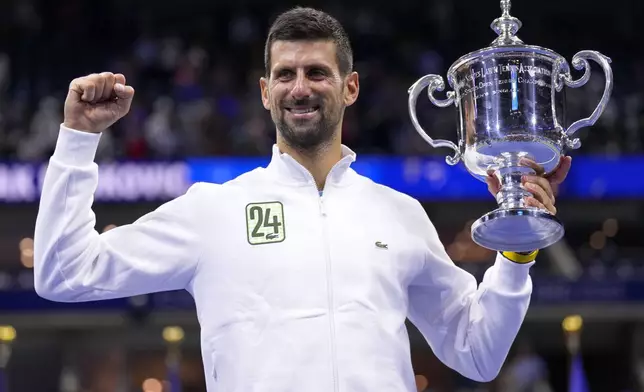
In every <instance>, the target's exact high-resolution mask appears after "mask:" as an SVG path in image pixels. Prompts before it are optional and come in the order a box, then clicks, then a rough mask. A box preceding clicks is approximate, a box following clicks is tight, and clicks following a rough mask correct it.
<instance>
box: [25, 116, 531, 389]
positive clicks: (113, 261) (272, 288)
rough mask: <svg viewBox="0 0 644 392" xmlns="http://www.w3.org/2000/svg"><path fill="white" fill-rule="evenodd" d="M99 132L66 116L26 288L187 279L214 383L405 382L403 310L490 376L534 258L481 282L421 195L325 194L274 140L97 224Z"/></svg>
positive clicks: (347, 174)
mask: <svg viewBox="0 0 644 392" xmlns="http://www.w3.org/2000/svg"><path fill="white" fill-rule="evenodd" d="M99 138H100V135H99V134H90V133H84V132H79V131H75V130H71V129H67V128H64V127H61V130H60V133H59V138H58V142H57V146H56V149H55V152H54V154H53V156H52V157H51V160H50V163H49V167H48V169H47V173H46V177H45V181H44V188H43V190H42V196H41V200H40V210H39V213H38V218H37V222H36V229H35V249H34V250H35V255H34V257H35V259H34V272H35V287H36V292H37V293H38V294H39V295H40V296H41V297H43V298H46V299H49V300H52V301H61V302H80V301H93V300H102V299H111V298H117V297H127V296H134V295H140V294H144V293H152V292H160V291H169V290H179V289H185V290H187V291H188V292H190V294H191V295H192V296H193V297H194V300H195V303H196V309H197V315H198V319H199V323H200V326H201V344H202V356H203V364H204V370H205V376H206V379H207V385H208V391H209V392H414V391H415V390H416V388H415V383H414V373H413V370H412V366H411V359H410V343H409V338H408V335H407V331H406V328H405V319H406V318H409V320H410V321H411V322H412V323H413V324H414V325H415V326H416V327H417V328H418V329H419V330H420V332H421V333H422V334H423V336H424V337H425V338H426V340H427V342H428V343H429V345H430V346H431V348H432V349H433V351H434V353H435V354H436V355H437V356H438V358H439V359H440V360H441V361H442V362H443V363H445V364H446V365H447V366H449V367H451V368H453V369H455V370H456V371H458V372H460V373H461V374H463V375H464V376H466V377H468V378H470V379H473V380H478V381H486V380H491V379H493V378H495V377H496V376H497V374H498V372H499V370H500V368H501V366H502V364H503V362H504V360H505V358H506V355H507V353H508V351H509V349H510V346H511V345H512V343H513V341H514V339H515V336H516V334H517V332H518V330H519V328H520V326H521V323H522V321H523V319H524V316H525V314H526V311H527V309H528V305H529V301H530V295H531V291H532V284H531V280H530V277H529V269H530V267H531V265H532V264H533V263H529V264H517V263H514V262H512V261H510V260H508V259H506V258H505V257H503V256H501V255H499V256H498V257H497V259H496V262H495V264H494V265H493V266H492V267H490V269H489V270H488V271H487V272H486V274H485V277H484V280H483V282H482V283H481V284H480V285H479V286H478V287H477V282H476V280H475V278H474V277H473V276H472V275H471V274H469V273H467V272H466V271H464V270H462V269H460V268H458V267H457V266H455V265H454V264H453V262H452V261H451V260H450V258H449V257H448V255H447V253H446V252H445V249H444V247H443V245H442V244H441V242H440V241H439V237H438V235H437V233H436V230H435V228H434V226H433V225H432V223H431V221H430V220H429V219H428V217H427V214H426V212H425V211H424V209H423V208H422V206H421V205H420V203H419V202H418V201H416V200H414V199H412V198H411V197H409V196H407V195H404V194H401V193H399V192H397V191H394V190H392V189H390V188H387V187H385V186H382V185H379V184H376V183H374V182H372V181H371V180H370V179H368V178H366V177H363V176H361V175H359V174H357V173H356V172H355V171H354V170H353V169H351V168H350V165H351V163H352V162H353V161H354V160H355V154H354V153H353V152H352V151H351V150H349V149H348V148H346V147H343V148H344V157H343V158H342V160H341V161H340V162H338V163H337V164H336V165H335V166H334V167H333V169H332V170H331V172H330V174H329V176H328V179H327V181H326V185H325V189H324V192H323V194H322V195H320V193H319V192H318V189H317V188H316V185H315V183H314V181H313V178H312V176H311V175H310V174H309V172H308V171H307V170H306V169H305V168H304V167H302V166H301V165H299V164H298V163H297V162H296V161H295V160H294V159H293V158H292V157H290V156H289V155H286V154H282V153H280V151H279V150H278V149H277V148H276V147H275V148H274V152H273V156H272V160H271V162H270V164H269V165H268V166H267V167H266V168H257V169H255V170H253V171H250V172H248V173H245V174H243V175H241V176H239V177H238V178H236V179H234V180H232V181H229V182H227V183H225V184H208V183H198V184H195V185H193V186H191V187H190V189H189V190H188V191H187V192H186V194H185V195H183V196H181V197H178V198H177V199H174V200H172V201H170V202H167V203H166V204H164V205H162V206H161V207H159V208H158V209H157V210H155V211H153V212H150V213H149V214H147V215H145V216H143V217H142V218H140V219H139V220H137V221H136V222H134V223H132V224H130V225H125V226H120V227H118V228H116V229H113V230H110V231H107V232H105V233H103V234H99V233H98V232H97V231H95V215H94V213H93V212H92V203H93V194H94V191H95V190H96V188H97V183H98V166H97V165H96V164H95V163H94V156H95V152H96V149H97V145H98V142H99Z"/></svg>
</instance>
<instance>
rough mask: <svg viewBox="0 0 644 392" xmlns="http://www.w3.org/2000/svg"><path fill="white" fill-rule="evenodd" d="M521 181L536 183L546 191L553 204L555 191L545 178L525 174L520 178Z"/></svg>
mask: <svg viewBox="0 0 644 392" xmlns="http://www.w3.org/2000/svg"><path fill="white" fill-rule="evenodd" d="M521 182H522V183H524V184H526V183H532V184H536V185H537V186H539V188H542V189H543V190H545V191H546V194H547V195H548V197H549V198H550V199H552V203H553V204H554V200H555V192H554V191H553V189H552V186H551V185H550V181H549V180H548V179H547V178H544V177H538V176H531V175H525V176H523V177H522V178H521Z"/></svg>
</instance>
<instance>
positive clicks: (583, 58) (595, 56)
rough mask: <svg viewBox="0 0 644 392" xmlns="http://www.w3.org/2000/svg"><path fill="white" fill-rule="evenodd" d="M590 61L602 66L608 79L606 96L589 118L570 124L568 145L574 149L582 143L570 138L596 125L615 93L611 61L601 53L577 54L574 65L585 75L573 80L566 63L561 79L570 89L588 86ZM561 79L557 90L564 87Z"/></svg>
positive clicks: (583, 51)
mask: <svg viewBox="0 0 644 392" xmlns="http://www.w3.org/2000/svg"><path fill="white" fill-rule="evenodd" d="M588 60H593V61H595V62H596V63H598V64H599V65H601V67H602V69H603V70H604V75H605V77H606V84H605V86H604V94H603V95H602V98H601V100H600V101H599V104H598V105H597V107H596V108H595V110H594V111H593V113H592V114H591V115H590V116H589V117H586V118H583V119H581V120H577V121H575V122H574V123H572V124H570V126H569V127H568V129H566V136H567V137H568V140H567V142H566V144H567V145H568V147H570V148H572V149H576V148H579V146H580V145H581V142H580V141H579V139H578V138H575V139H570V137H571V136H572V135H574V134H575V132H577V131H578V130H579V129H580V128H584V127H589V126H592V125H593V124H595V122H596V121H597V120H598V119H599V116H601V114H602V113H603V112H604V109H606V105H607V104H608V100H609V99H610V95H611V93H612V91H613V70H612V69H611V67H610V63H611V59H610V58H609V57H606V56H604V55H603V54H601V53H599V52H596V51H592V50H582V51H581V52H579V53H577V54H575V55H574V56H573V58H572V65H573V67H575V69H576V70H578V71H580V70H582V69H583V70H585V71H584V74H583V75H582V76H581V77H580V78H579V79H577V80H573V79H572V76H571V75H570V67H569V66H568V64H566V63H565V61H564V62H563V64H561V71H562V73H561V74H560V76H559V78H561V79H563V82H564V84H565V85H566V86H568V87H571V88H577V87H581V86H583V85H584V84H586V82H588V79H590V65H589V64H588ZM559 78H557V79H556V83H555V87H556V88H557V90H560V89H561V87H562V86H561V84H560V83H561V82H560V81H559V80H558V79H559Z"/></svg>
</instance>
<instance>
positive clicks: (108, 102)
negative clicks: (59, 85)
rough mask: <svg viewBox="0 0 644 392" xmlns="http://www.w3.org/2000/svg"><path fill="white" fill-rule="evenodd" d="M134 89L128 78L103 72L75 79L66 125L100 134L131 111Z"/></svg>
mask: <svg viewBox="0 0 644 392" xmlns="http://www.w3.org/2000/svg"><path fill="white" fill-rule="evenodd" d="M133 97H134V89H133V88H132V87H131V86H127V85H126V84H125V76H123V75H122V74H113V73H111V72H103V73H100V74H91V75H88V76H84V77H82V78H78V79H74V80H73V81H72V82H71V84H70V85H69V93H68V94H67V99H66V100H65V120H64V123H63V125H64V126H66V127H67V128H71V129H75V130H77V131H85V132H92V133H99V132H102V131H104V130H105V129H107V128H108V127H110V126H111V125H112V124H114V123H115V122H116V121H118V120H119V119H120V118H122V117H123V116H125V115H126V114H127V113H128V112H129V111H130V105H131V104H132V98H133Z"/></svg>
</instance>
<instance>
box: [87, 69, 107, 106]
mask: <svg viewBox="0 0 644 392" xmlns="http://www.w3.org/2000/svg"><path fill="white" fill-rule="evenodd" d="M87 81H88V83H92V84H94V89H95V93H94V97H93V99H92V100H91V102H92V103H96V102H98V101H100V100H101V97H102V96H103V88H104V87H105V79H104V78H102V77H101V75H99V74H91V75H89V76H88V77H87Z"/></svg>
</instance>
